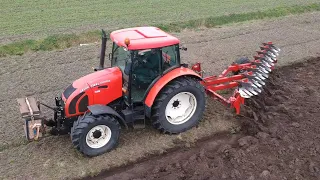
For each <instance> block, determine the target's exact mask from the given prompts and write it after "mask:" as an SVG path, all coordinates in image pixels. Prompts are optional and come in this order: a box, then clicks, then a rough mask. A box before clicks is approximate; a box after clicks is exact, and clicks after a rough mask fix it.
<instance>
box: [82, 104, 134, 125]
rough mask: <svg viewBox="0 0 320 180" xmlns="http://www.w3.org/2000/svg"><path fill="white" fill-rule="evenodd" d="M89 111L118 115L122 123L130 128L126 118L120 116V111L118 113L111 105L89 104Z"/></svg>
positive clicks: (94, 113)
mask: <svg viewBox="0 0 320 180" xmlns="http://www.w3.org/2000/svg"><path fill="white" fill-rule="evenodd" d="M88 109H89V111H90V112H91V113H92V114H93V115H101V114H110V115H113V116H115V117H117V119H118V121H119V122H120V124H122V125H124V126H125V127H126V128H128V125H127V124H126V122H125V121H124V119H123V118H122V117H121V116H120V114H119V113H117V112H116V111H115V110H113V109H112V108H111V107H109V106H105V105H101V104H96V105H91V106H88Z"/></svg>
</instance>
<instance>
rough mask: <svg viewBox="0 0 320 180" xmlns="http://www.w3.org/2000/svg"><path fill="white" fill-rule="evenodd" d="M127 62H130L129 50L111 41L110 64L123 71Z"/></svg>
mask: <svg viewBox="0 0 320 180" xmlns="http://www.w3.org/2000/svg"><path fill="white" fill-rule="evenodd" d="M128 62H131V57H130V51H128V50H126V49H125V48H123V47H120V46H118V45H117V44H116V43H113V48H112V60H111V66H112V67H115V66H117V67H119V68H120V69H121V70H122V71H124V69H125V66H126V64H127V63H128Z"/></svg>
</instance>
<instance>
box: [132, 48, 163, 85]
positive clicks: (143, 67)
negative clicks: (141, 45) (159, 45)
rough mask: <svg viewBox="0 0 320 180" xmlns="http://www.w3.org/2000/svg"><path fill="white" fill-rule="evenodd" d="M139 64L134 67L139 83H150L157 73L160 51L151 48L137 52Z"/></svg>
mask: <svg viewBox="0 0 320 180" xmlns="http://www.w3.org/2000/svg"><path fill="white" fill-rule="evenodd" d="M139 55H140V57H139V60H138V61H139V65H138V66H137V67H136V68H135V70H134V72H135V74H136V78H137V80H139V81H140V82H141V83H148V84H149V83H151V82H152V81H153V79H154V78H156V77H157V76H158V74H159V63H160V61H161V59H160V51H159V49H151V50H149V51H141V52H139Z"/></svg>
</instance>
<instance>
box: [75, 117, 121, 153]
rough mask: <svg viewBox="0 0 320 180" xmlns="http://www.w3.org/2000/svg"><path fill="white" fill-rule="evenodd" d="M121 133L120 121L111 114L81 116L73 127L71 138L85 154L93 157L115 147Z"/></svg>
mask: <svg viewBox="0 0 320 180" xmlns="http://www.w3.org/2000/svg"><path fill="white" fill-rule="evenodd" d="M119 135H120V125H119V122H118V121H117V120H116V119H115V118H114V117H113V116H110V115H98V116H94V115H92V114H91V113H88V114H85V115H84V116H80V117H79V118H78V120H77V121H75V122H74V124H73V127H72V129H71V140H72V143H73V144H74V146H75V147H76V148H77V149H78V150H79V151H80V152H81V153H83V154H85V155H87V156H90V157H93V156H98V155H100V154H103V153H105V152H108V151H110V150H112V149H114V148H115V147H116V146H117V144H118V139H119Z"/></svg>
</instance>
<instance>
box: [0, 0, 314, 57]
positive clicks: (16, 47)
mask: <svg viewBox="0 0 320 180" xmlns="http://www.w3.org/2000/svg"><path fill="white" fill-rule="evenodd" d="M312 11H320V4H319V3H314V4H310V5H295V6H289V7H277V8H273V9H269V10H265V11H256V12H248V13H241V14H230V15H223V16H217V17H208V18H201V19H195V20H188V21H182V22H174V23H168V24H154V26H157V27H159V28H161V29H163V30H164V31H168V32H179V31H181V30H183V29H193V28H199V27H207V28H212V27H216V26H221V25H224V24H229V23H237V22H244V21H249V20H257V19H265V18H274V17H282V16H287V15H292V14H301V13H306V12H312ZM99 39H100V31H90V32H86V33H80V34H56V35H51V36H48V37H47V38H45V39H41V40H23V41H19V42H14V43H10V44H7V45H3V46H1V47H0V57H5V56H8V55H22V54H24V53H26V52H30V51H50V50H54V49H64V48H68V47H71V46H75V45H78V44H80V43H88V42H93V41H98V40H99Z"/></svg>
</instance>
